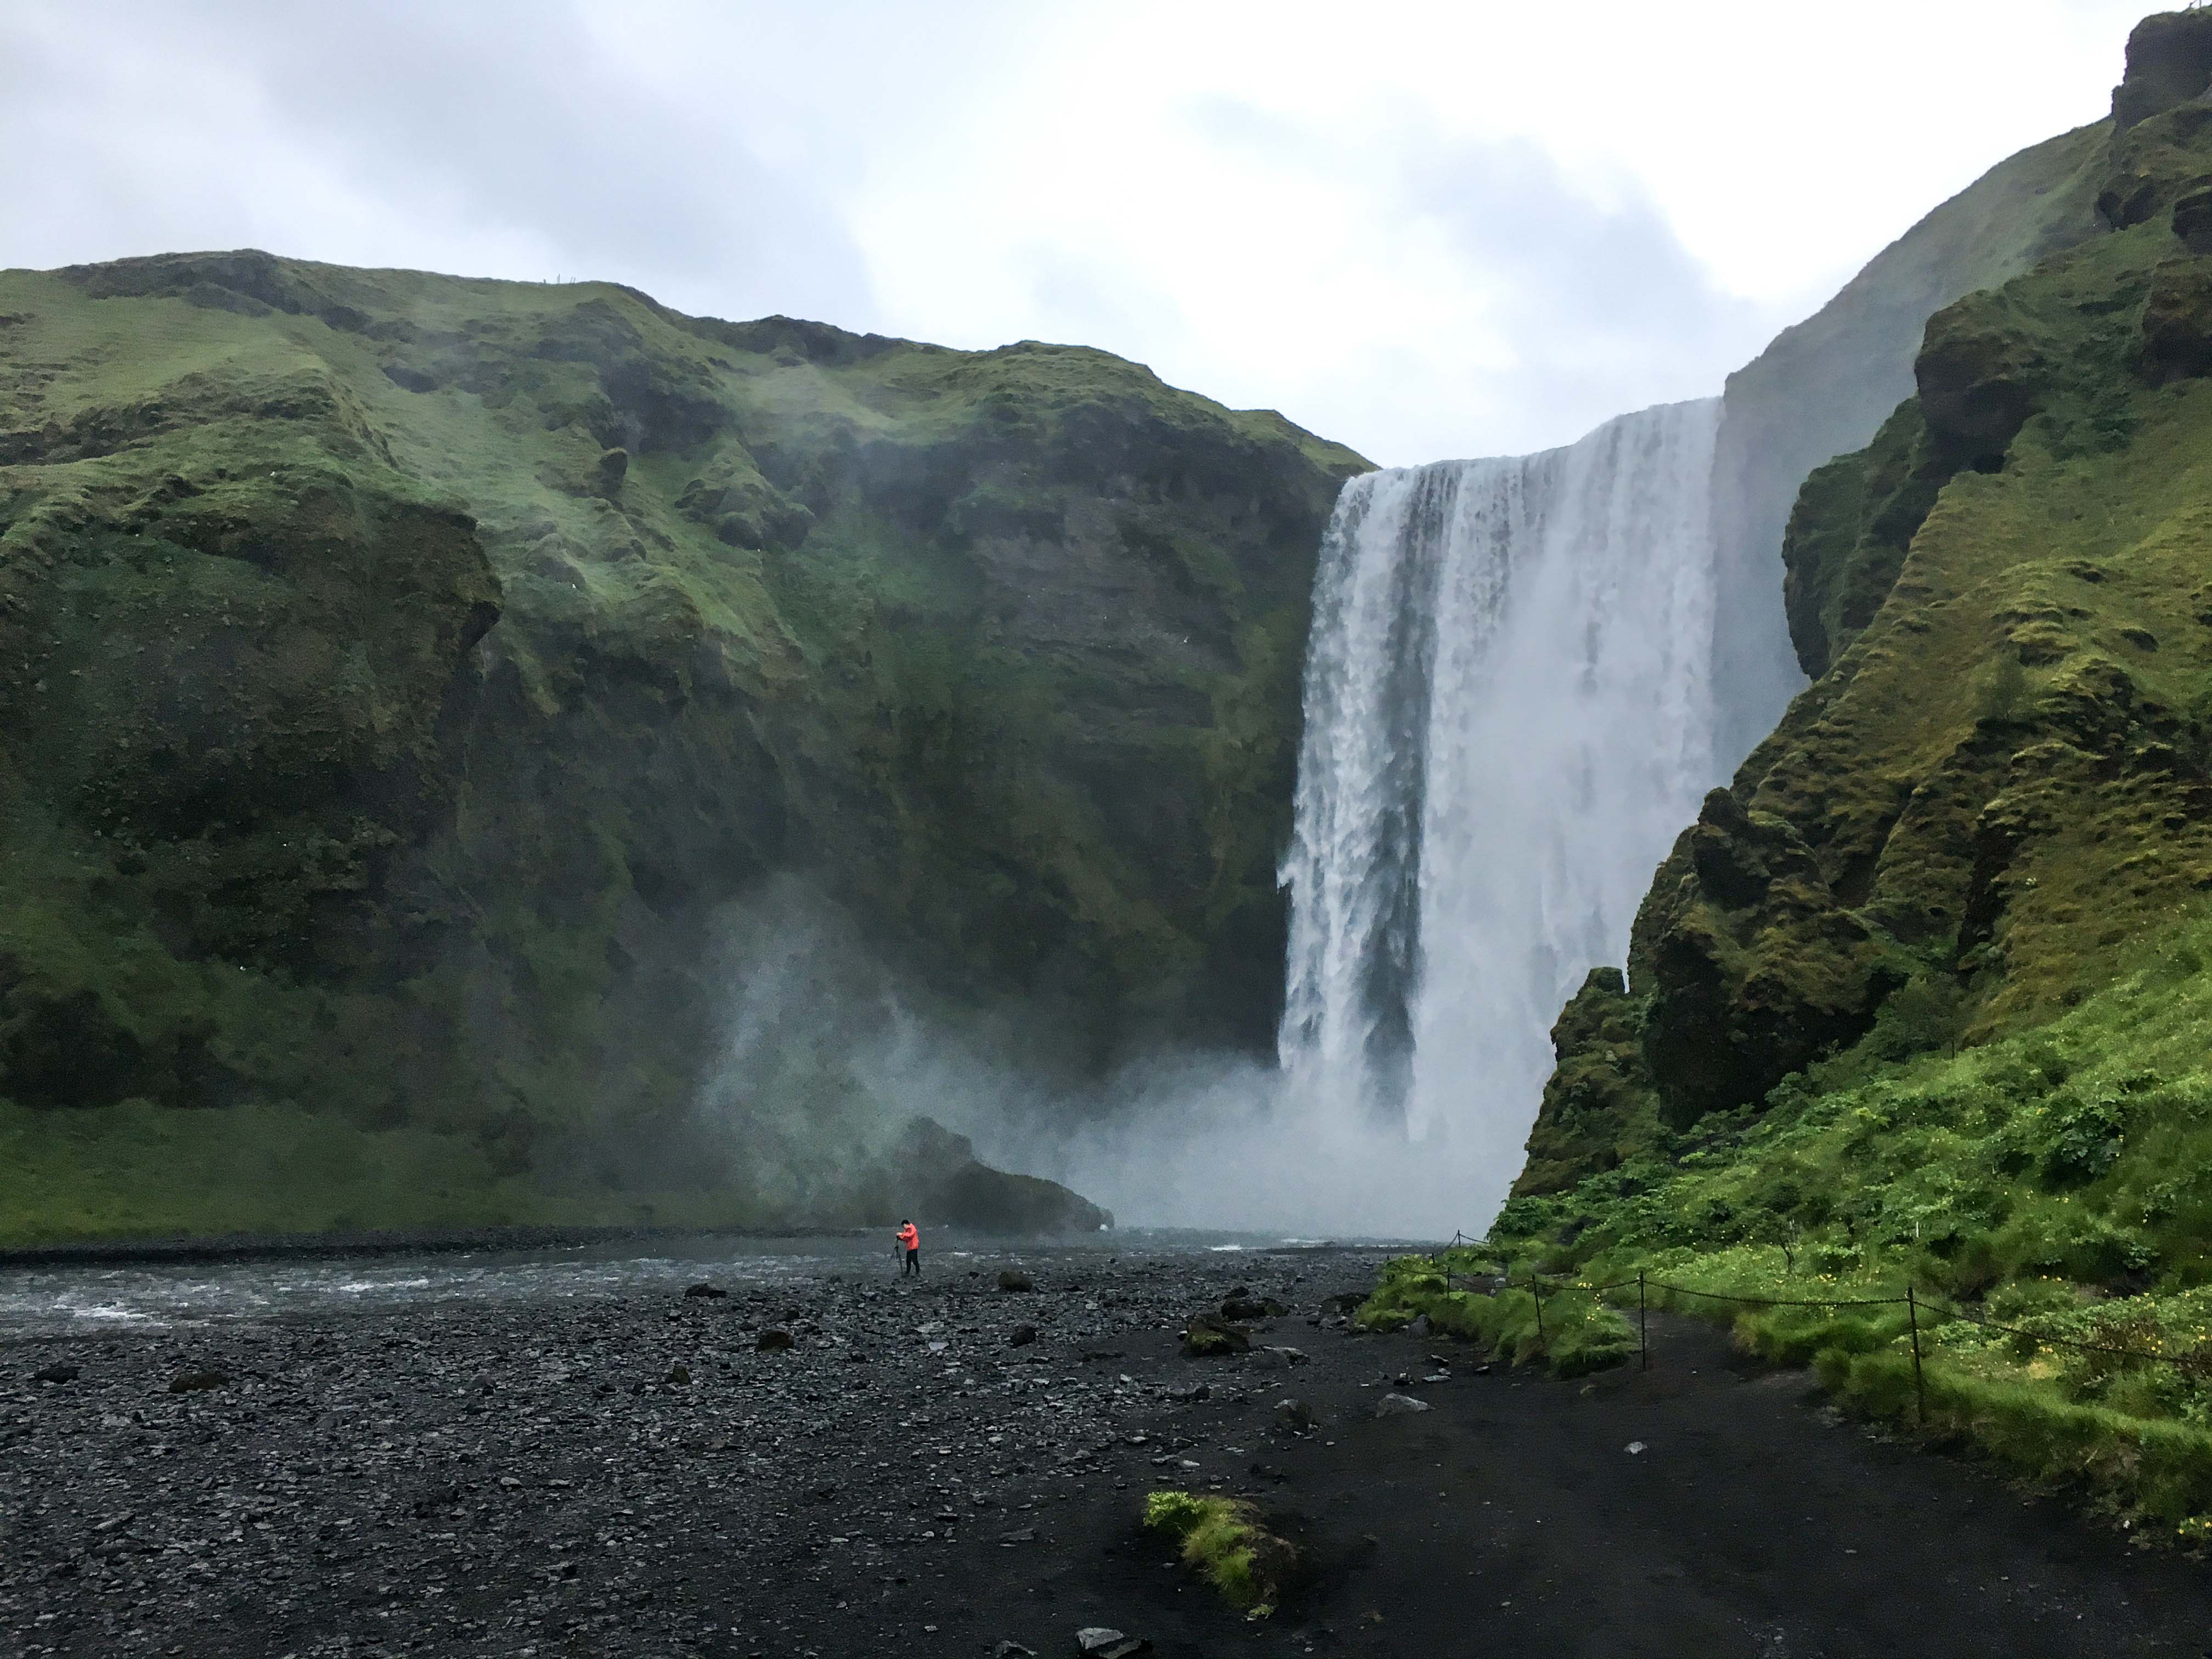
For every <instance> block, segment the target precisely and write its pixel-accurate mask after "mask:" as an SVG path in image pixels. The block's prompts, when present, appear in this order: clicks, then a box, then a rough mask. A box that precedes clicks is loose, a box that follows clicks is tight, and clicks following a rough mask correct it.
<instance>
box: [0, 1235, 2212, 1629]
mask: <svg viewBox="0 0 2212 1659" xmlns="http://www.w3.org/2000/svg"><path fill="white" fill-rule="evenodd" d="M1379 1255H1380V1253H1379V1252H1372V1251H1355V1250H1319V1251H1287V1250H1286V1251H1282V1252H1252V1253H1246V1254H1241V1255H1212V1254H1209V1253H1205V1252H1194V1253H1186V1254H1162V1255H1150V1256H1139V1255H1124V1256H1121V1257H1118V1258H1117V1257H1114V1256H1110V1255H1108V1254H1106V1253H1105V1252H1103V1251H1081V1250H1036V1251H1030V1252H1026V1253H1023V1254H1022V1255H1020V1256H1019V1257H1018V1258H1017V1257H1015V1256H1014V1255H1006V1256H994V1257H977V1258H974V1259H972V1260H970V1261H958V1262H953V1261H950V1260H949V1259H948V1261H939V1262H934V1263H933V1264H932V1265H933V1269H934V1271H933V1274H932V1276H931V1277H929V1278H928V1279H925V1280H924V1281H922V1282H921V1283H919V1284H915V1283H911V1282H909V1283H903V1284H902V1283H901V1282H899V1281H898V1280H896V1279H894V1278H891V1277H890V1275H889V1273H888V1271H886V1270H884V1269H872V1270H871V1272H870V1273H869V1274H868V1275H866V1276H863V1275H860V1274H858V1273H854V1272H851V1271H847V1272H843V1273H838V1274H836V1276H834V1277H833V1276H828V1275H825V1276H823V1277H822V1278H820V1279H811V1280H805V1281H802V1282H799V1283H797V1284H792V1285H769V1286H759V1285H744V1284H743V1283H740V1282H737V1281H735V1280H729V1281H726V1283H727V1284H728V1289H729V1293H728V1294H726V1295H721V1296H715V1295H708V1294H696V1295H685V1294H682V1293H680V1292H678V1291H675V1290H673V1289H671V1290H668V1291H662V1292H657V1293H639V1294H635V1295H603V1296H595V1297H575V1298H545V1299H538V1300H520V1301H517V1300H508V1301H487V1302H484V1303H482V1304H457V1303H452V1302H447V1303H440V1304H425V1305H421V1306H393V1307H386V1308H381V1309H373V1310H360V1311H357V1312H354V1313H349V1314H346V1315H342V1316H334V1315H318V1316H296V1315H288V1316H280V1317H273V1318H267V1319H258V1318H253V1317H246V1318H240V1319H234V1320H228V1321H223V1322H209V1323H203V1324H198V1325H194V1326H189V1327H186V1326H179V1327H173V1328H167V1329H161V1330H149V1331H134V1332H129V1333H125V1334H99V1335H94V1336H75V1335H71V1336H51V1335H39V1336H22V1337H17V1338H15V1339H10V1340H5V1341H4V1342H0V1504H4V1521H0V1630H5V1631H7V1632H11V1638H10V1639H11V1641H20V1643H21V1647H20V1648H11V1649H10V1651H11V1652H13V1651H21V1652H22V1653H25V1654H27V1655H40V1656H46V1655H70V1656H94V1655H99V1656H110V1655H113V1656H127V1655H140V1654H144V1655H164V1656H180V1659H198V1656H208V1659H213V1656H217V1655H221V1656H226V1659H228V1656H239V1659H280V1656H287V1655H290V1656H296V1659H311V1656H331V1655H338V1654H376V1655H392V1656H397V1655H401V1654H420V1655H494V1654H496V1655H501V1656H511V1655H531V1656H544V1659H550V1656H554V1655H562V1656H585V1655H604V1654H616V1653H619V1654H623V1655H626V1656H645V1659H658V1656H669V1659H675V1656H683V1659H697V1656H709V1659H742V1656H748V1655H762V1656H769V1655H774V1656H787V1655H789V1656H802V1655H808V1654H812V1655H816V1656H822V1659H827V1656H845V1655H859V1654H867V1653H879V1652H898V1653H902V1654H906V1655H911V1656H915V1659H928V1656H933V1655H938V1654H945V1655H976V1656H988V1655H993V1654H997V1653H1004V1654H1011V1655H1016V1656H1018V1653H1019V1651H1020V1650H1023V1649H1028V1650H1034V1651H1035V1652H1036V1653H1037V1654H1040V1655H1047V1656H1049V1655H1056V1654H1063V1653H1073V1651H1074V1650H1075V1632H1076V1631H1077V1630H1078V1629H1079V1628H1080V1627H1083V1626H1098V1625H1107V1626H1115V1627H1116V1628H1121V1629H1124V1630H1127V1631H1128V1632H1130V1633H1131V1634H1132V1635H1133V1636H1137V1637H1140V1638H1145V1639H1147V1640H1149V1641H1150V1642H1151V1643H1152V1644H1153V1648H1154V1650H1155V1651H1156V1652H1158V1653H1160V1654H1164V1655H1172V1654H1192V1655H1195V1654H1200V1653H1206V1654H1218V1653H1221V1652H1223V1651H1244V1650H1250V1651H1255V1652H1271V1653H1272V1652H1285V1653H1311V1652H1332V1651H1347V1652H1368V1653H1377V1654H1380V1653H1401V1654H1402V1653H1413V1652H1425V1651H1447V1650H1454V1649H1456V1648H1459V1647H1462V1646H1465V1645H1467V1644H1480V1646H1481V1647H1482V1648H1483V1650H1486V1651H1489V1652H1506V1653H1522V1652H1525V1653H1538V1652H1541V1653H1546V1654H1573V1653H1584V1652H1587V1653H1592V1654H1595V1653H1599V1652H1603V1653H1606V1654H1609V1655H1612V1654H1623V1653H1646V1654H1653V1655H1659V1654H1668V1655H1674V1654H1681V1653H1687V1652H1692V1651H1695V1652H1700V1653H1710V1654H1716V1655H1735V1654H1741V1655H1744V1656H1755V1655H1781V1654H1785V1653H1786V1654H1790V1655H1809V1654H1815V1653H1831V1654H1843V1653H1856V1652H1864V1651H1877V1650H1889V1651H1943V1652H1947V1653H1953V1654H1990V1655H1997V1654H2018V1653H2030V1652H2033V1653H2059V1652H2073V1651H2077V1650H2083V1648H2084V1646H2085V1644H2087V1643H2088V1640H2089V1638H2087V1636H2086V1635H2084V1634H2083V1632H2088V1631H2092V1630H2093V1631H2094V1632H2095V1638H2094V1646H2095V1647H2096V1648H2097V1650H2099V1651H2101V1652H2105V1653H2111V1654H2144V1655H2149V1654H2158V1655H2167V1654H2172V1655H2179V1654H2183V1653H2187V1654H2190V1655H2192V1656H2193V1655H2195V1654H2197V1653H2198V1652H2199V1651H2200V1650H2202V1647H2203V1641H2202V1638H2201V1630H2202V1627H2203V1620H2204V1618H2205V1617H2206V1615H2207V1613H2212V1598H2208V1596H2207V1595H2206V1594H2205V1591H2206V1580H2205V1577H2204V1575H2203V1569H2202V1568H2201V1567H2199V1566H2197V1565H2194V1564H2192V1563H2190V1562H2188V1561H2185V1560H2183V1559H2178V1558H2173V1557H2170V1556H2169V1557H2161V1558H2158V1559H2142V1558H2139V1557H2136V1556H2135V1555H2132V1554H2131V1553H2130V1551H2129V1549H2128V1548H2127V1541H2126V1540H2125V1539H2124V1537H2121V1536H2119V1535H2117V1534H2110V1535H2108V1534H2102V1533H2099V1532H2095V1531H2092V1530H2090V1529H2088V1528H2086V1527H2084V1526H2083V1525H2081V1523H2079V1522H2075V1521H2073V1520H2070V1519H2069V1518H2067V1517H2065V1516H2063V1515H2060V1514H2058V1513H2057V1512H2055V1510H2053V1509H2052V1507H2051V1506H2050V1505H2047V1504H2023V1501H2022V1498H2021V1495H2019V1494H2015V1493H2014V1492H2009V1491H2008V1490H2007V1489H2005V1488H2003V1487H2002V1486H1998V1485H1996V1483H1995V1482H1993V1481H1991V1480H1988V1479H1986V1478H1985V1477H1984V1476H1981V1475H1978V1474H1975V1473H1974V1472H1972V1470H1970V1469H1968V1468H1965V1467H1964V1466H1961V1465H1959V1464H1956V1463H1953V1462H1947V1461H1945V1460H1940V1459H1928V1458H1923V1457H1917V1456H1912V1455H1907V1454H1906V1453H1905V1452H1904V1451H1903V1450H1902V1449H1899V1448H1896V1447H1893V1446H1888V1445H1885V1444H1882V1443H1878V1442H1875V1441H1872V1440H1869V1438H1868V1437H1865V1436H1863V1435H1862V1434H1860V1433H1857V1432H1856V1431H1850V1430H1849V1429H1848V1428H1839V1427H1838V1426H1836V1425H1835V1422H1834V1419H1833V1415H1832V1413H1828V1414H1827V1415H1826V1416H1823V1415H1822V1414H1820V1410H1819V1407H1818V1401H1817V1400H1816V1399H1814V1398H1813V1397H1812V1396H1810V1395H1808V1389H1807V1385H1806V1383H1805V1382H1804V1380H1803V1379H1802V1378H1801V1377H1799V1376H1796V1375H1794V1374H1780V1375H1775V1374H1761V1373H1755V1372H1753V1371H1751V1370H1748V1369H1744V1368H1740V1367H1739V1366H1738V1365H1737V1364H1735V1362H1733V1361H1732V1360H1731V1359H1730V1358H1729V1355H1728V1353H1727V1351H1726V1349H1725V1346H1724V1345H1723V1343H1722V1342H1721V1340H1720V1339H1718V1338H1717V1337H1716V1336H1714V1335H1713V1334H1711V1333H1708V1332H1705V1331H1704V1330H1702V1329H1700V1328H1671V1327H1670V1328H1668V1332H1667V1334H1666V1336H1665V1340H1664V1341H1663V1343H1662V1352H1661V1353H1660V1355H1659V1358H1658V1363H1657V1364H1656V1365H1655V1367H1654V1369H1653V1370H1651V1371H1650V1372H1641V1371H1636V1370H1626V1371H1620V1372H1614V1373H1611V1374H1607V1375H1606V1376H1601V1377H1599V1378H1596V1379H1594V1380H1592V1381H1589V1382H1587V1383H1553V1382H1549V1381H1546V1380H1543V1379H1541V1378H1537V1377H1533V1376H1526V1375H1522V1374H1517V1373H1513V1372H1511V1371H1510V1369H1508V1368H1505V1367H1502V1366H1499V1367H1486V1365H1485V1364H1484V1361H1483V1358H1482V1356H1480V1355H1477V1354H1474V1353H1472V1352H1464V1351H1457V1350H1447V1349H1443V1348H1440V1347H1438V1346H1437V1345H1436V1344H1434V1343H1432V1342H1426V1341H1423V1340H1419V1339H1417V1338H1413V1337H1411V1336H1397V1337H1369V1336H1360V1335H1358V1334H1355V1333H1352V1332H1351V1331H1349V1330H1348V1329H1346V1328H1344V1326H1343V1325H1342V1323H1341V1322H1340V1317H1339V1316H1338V1315H1337V1313H1336V1307H1337V1305H1338V1304H1334V1302H1333V1301H1332V1300H1331V1298H1334V1297H1339V1296H1341V1295H1344V1294H1346V1293H1350V1292H1354V1291H1358V1290H1359V1289H1360V1288H1361V1287H1362V1286H1363V1285H1365V1284H1367V1283H1369V1282H1371V1277H1372V1273H1373V1269H1374V1266H1375V1263H1376V1260H1377V1259H1378V1257H1379ZM1002 1271H1005V1272H1010V1273H1017V1274H1026V1276H1027V1277H1028V1279H1029V1280H1030V1284H1031V1285H1032V1286H1033V1288H1030V1289H1027V1290H1023V1289H1002V1288H1001V1286H1000V1277H999V1275H1000V1273H1001V1272H1002ZM1009 1282H1012V1283H1018V1282H1019V1281H1018V1279H1014V1280H1011V1281H1009ZM716 1288H721V1287H720V1286H717V1287H716ZM1237 1291H1243V1292H1245V1293H1247V1294H1248V1296H1249V1298H1250V1299H1251V1300H1254V1301H1264V1300H1266V1299H1268V1298H1272V1299H1273V1300H1274V1301H1276V1302H1278V1303H1279V1304H1282V1305H1283V1306H1285V1308H1287V1309H1288V1310H1289V1311H1288V1312H1287V1313H1286V1314H1285V1315H1284V1316H1279V1317H1276V1318H1273V1319H1268V1320H1262V1321H1261V1322H1260V1323H1259V1327H1258V1328H1257V1330H1256V1332H1255V1350H1254V1352H1249V1353H1246V1354H1243V1355H1232V1356H1226V1357H1221V1358H1205V1359H1201V1358H1192V1357H1189V1356H1188V1355H1186V1354H1185V1353H1184V1352H1183V1351H1182V1341H1181V1338H1180V1333H1181V1330H1182V1326H1183V1322H1184V1321H1185V1319H1186V1318H1187V1317H1188V1316H1190V1315H1192V1314H1194V1313H1197V1312H1200V1311H1204V1310H1208V1309H1212V1310H1218V1307H1219V1304H1221V1302H1222V1301H1223V1300H1225V1298H1227V1297H1230V1296H1231V1293H1232V1292H1237ZM784 1337H787V1338H788V1340H789V1346H783V1339H784ZM1287 1348H1295V1349H1297V1350H1298V1351H1299V1356H1302V1357H1299V1356H1294V1355H1292V1354H1290V1353H1286V1352H1280V1351H1281V1350H1284V1349H1287ZM1270 1349H1273V1350H1275V1352H1269V1350H1270ZM1401 1376H1402V1377H1403V1378H1404V1379H1405V1386H1404V1388H1403V1389H1401V1388H1400V1386H1399V1379H1400V1377H1401ZM42 1378H51V1379H53V1380H41V1379H42ZM1427 1379H1435V1380H1427ZM1392 1393H1404V1394H1407V1395H1410V1396H1411V1397H1413V1398H1414V1399H1416V1400H1418V1401H1420V1402H1421V1403H1422V1404H1423V1405H1425V1406H1428V1407H1430V1409H1428V1410H1425V1411H1406V1412H1402V1413H1388V1414H1383V1415H1378V1414H1377V1406H1378V1404H1379V1402H1380V1401H1382V1400H1383V1397H1384V1396H1385V1395H1388V1394H1392ZM1286 1398H1295V1399H1296V1400H1297V1401H1302V1402H1304V1405H1305V1407H1307V1408H1308V1409H1309V1410H1310V1413H1311V1414H1312V1426H1311V1427H1303V1428H1302V1427H1301V1426H1299V1420H1300V1414H1299V1413H1285V1412H1282V1411H1280V1410H1279V1405H1280V1402H1281V1401H1284V1400H1285V1399H1286ZM1286 1419H1291V1420H1286ZM1632 1443H1633V1444H1634V1445H1635V1446H1638V1447H1640V1448H1642V1449H1640V1450H1636V1451H1631V1450H1629V1449H1628V1448H1629V1447H1630V1446H1631V1445H1632ZM1168 1484H1176V1485H1187V1486H1191V1487H1193V1488H1195V1489H1198V1490H1201V1491H1203V1490H1209V1489H1218V1490H1221V1491H1225V1492H1237V1493H1242V1494H1246V1495H1249V1496H1252V1497H1254V1498H1257V1499H1258V1500H1259V1501H1260V1502H1261V1504H1263V1505H1265V1506H1266V1507H1267V1509H1268V1510H1269V1511H1270V1512H1271V1514H1272V1515H1273V1517H1274V1518H1275V1520H1276V1522H1277V1523H1278V1524H1279V1526H1280V1527H1281V1528H1282V1529H1283V1530H1284V1531H1285V1533H1286V1534H1287V1535H1289V1536H1290V1537H1291V1538H1292V1539H1293V1540H1294V1541H1297V1543H1298V1544H1299V1545H1300V1546H1301V1547H1302V1548H1303V1549H1304V1552H1305V1554H1306V1558H1307V1560H1308V1562H1309V1564H1310V1574H1311V1577H1310V1581H1309V1583H1307V1584H1306V1586H1305V1587H1304V1589H1302V1590H1300V1591H1298V1592H1297V1593H1294V1594H1293V1595H1292V1596H1291V1598H1290V1599H1289V1600H1288V1601H1286V1603H1285V1606H1284V1607H1282V1609H1281V1610H1280V1611H1279V1613H1277V1615H1276V1617H1275V1618H1274V1619H1273V1620H1270V1621H1267V1622H1264V1623H1258V1624H1248V1623H1246V1622H1244V1621H1243V1620H1239V1619H1238V1618H1237V1616H1236V1615H1235V1614H1233V1613H1231V1612H1230V1611H1228V1610H1227V1609H1226V1608H1225V1607H1223V1606H1222V1605H1221V1604H1220V1602H1219V1601H1218V1599H1217V1598H1215V1597H1214V1596H1213V1595H1212V1594H1211V1593H1210V1592H1209V1591H1206V1589H1203V1588H1202V1587H1200V1586H1199V1585H1196V1584H1195V1583H1192V1582H1191V1581H1190V1580H1189V1578H1188V1575H1187V1574H1186V1573H1185V1571H1183V1570H1182V1569H1181V1568H1180V1567H1179V1566H1177V1565H1175V1564H1174V1563H1173V1562H1172V1561H1171V1559H1170V1550H1168V1549H1167V1548H1166V1547H1164V1546H1162V1545H1161V1544H1159V1543H1158V1541H1153V1540H1150V1539H1147V1538H1146V1537H1145V1536H1144V1535H1143V1534H1141V1533H1140V1532H1139V1530H1138V1528H1137V1527H1136V1516H1137V1514H1138V1511H1139V1507H1140V1502H1141V1498H1142V1495H1143V1493H1144V1492H1146V1491H1147V1490H1149V1489H1151V1488H1152V1487H1153V1486H1158V1485H1168ZM1784 1494H1786V1496H1784ZM1931 1632H1932V1633H1931ZM1009 1643H1011V1644H1016V1645H1015V1647H1013V1648H1011V1649H1009V1648H1006V1647H1004V1646H1003V1645H1002V1644H1009Z"/></svg>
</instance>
